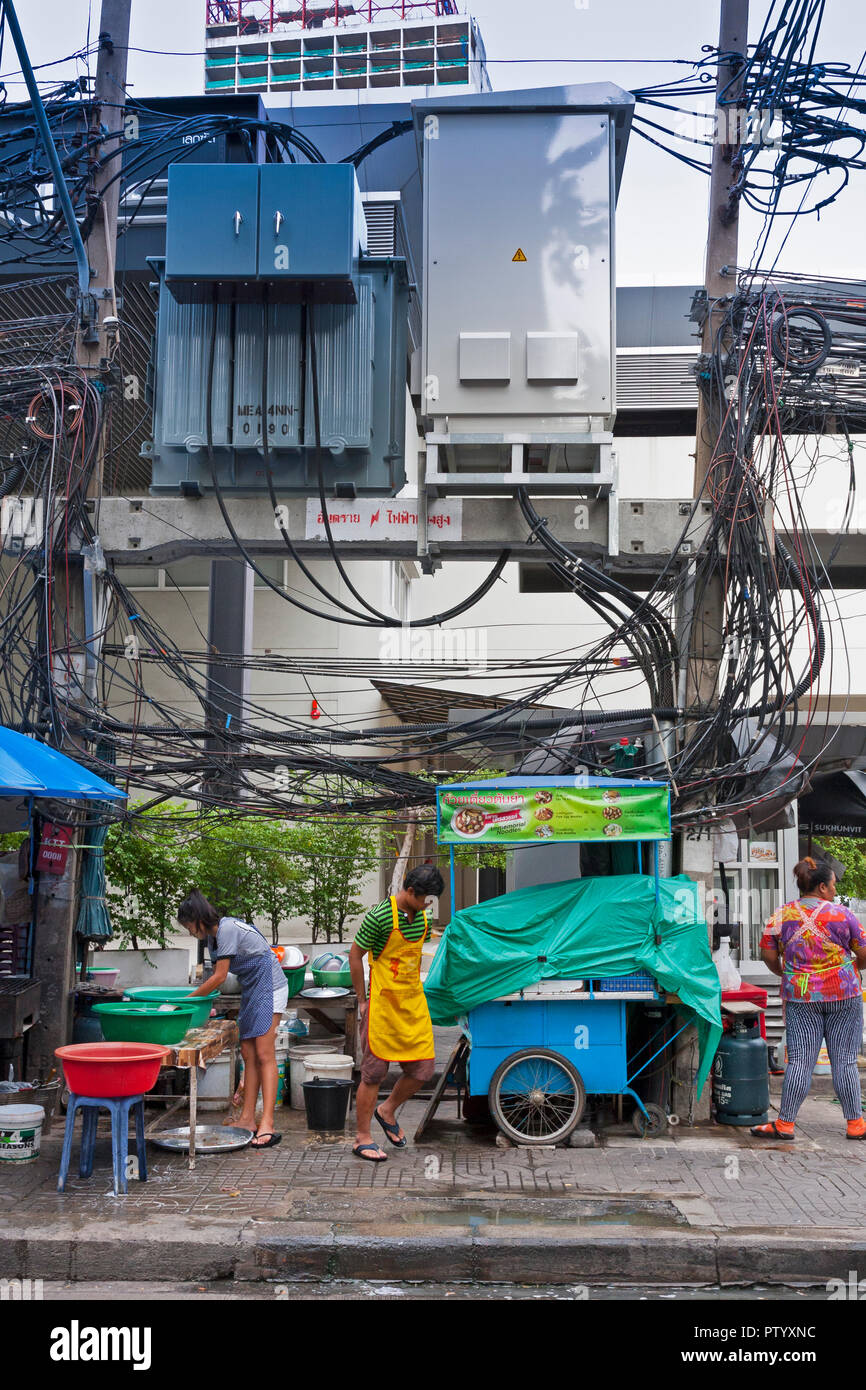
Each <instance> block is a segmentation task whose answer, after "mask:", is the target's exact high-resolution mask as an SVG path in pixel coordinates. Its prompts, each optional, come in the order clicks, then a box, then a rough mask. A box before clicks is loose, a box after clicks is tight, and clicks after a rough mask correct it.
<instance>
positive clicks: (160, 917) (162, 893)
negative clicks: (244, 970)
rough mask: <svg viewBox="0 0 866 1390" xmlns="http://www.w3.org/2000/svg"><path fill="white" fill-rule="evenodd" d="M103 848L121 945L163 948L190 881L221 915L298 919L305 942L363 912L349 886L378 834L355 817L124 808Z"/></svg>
mask: <svg viewBox="0 0 866 1390" xmlns="http://www.w3.org/2000/svg"><path fill="white" fill-rule="evenodd" d="M132 812H133V814H132V817H131V819H129V820H126V821H123V822H121V823H118V824H116V825H113V826H112V827H111V828H110V830H109V832H108V837H107V842H106V848H105V865H106V878H107V880H108V889H107V899H108V906H109V911H110V913H111V921H112V927H113V930H114V934H115V936H116V937H117V938H118V940H119V943H120V944H121V945H124V946H126V945H129V946H132V947H133V948H136V947H138V946H145V945H158V946H164V945H165V944H166V937H167V935H168V934H169V933H170V932H172V931H173V930H174V923H175V914H176V912H177V906H178V903H179V902H180V900H181V899H182V898H183V897H184V896H185V895H186V893H187V892H188V891H189V889H190V888H192V887H193V886H195V887H197V888H199V889H201V891H202V892H203V893H204V895H205V897H206V898H208V899H210V901H211V902H212V903H213V905H214V907H216V908H217V910H218V911H219V912H220V913H221V914H224V915H229V914H230V915H232V916H237V917H241V918H243V919H244V920H245V921H253V920H254V919H255V918H260V919H261V918H265V919H266V921H267V922H268V923H269V924H270V928H271V937H272V940H273V942H274V944H276V943H277V941H278V940H279V930H280V924H281V923H282V922H284V921H286V920H287V919H288V918H290V917H294V916H302V915H305V914H306V915H307V916H308V917H309V919H310V926H311V930H312V936H313V941H318V940H319V939H322V940H325V941H328V942H330V941H332V940H337V941H342V940H343V932H344V930H345V924H346V921H347V920H348V919H349V918H350V917H352V916H355V915H357V914H358V913H359V912H360V911H361V910H362V909H363V906H364V904H363V902H362V901H361V900H360V899H359V898H358V896H357V893H358V888H359V886H360V884H361V883H362V882H363V880H364V879H365V878H366V877H367V875H368V874H370V873H372V872H373V870H374V869H375V868H377V867H378V863H379V837H378V832H377V831H376V830H375V829H373V828H371V827H370V826H369V824H368V823H367V821H366V820H364V818H363V817H361V816H353V815H350V814H349V815H340V816H332V817H328V818H326V819H325V818H323V819H322V820H316V821H304V822H300V823H298V824H296V825H287V824H285V823H284V822H282V821H273V820H265V819H263V818H261V817H259V816H248V817H242V818H239V817H237V816H236V815H232V814H230V813H227V812H225V811H209V812H206V813H205V814H204V815H196V814H195V813H194V812H192V811H185V810H184V809H183V808H180V807H178V806H172V805H166V806H164V807H156V808H154V809H152V810H148V811H137V810H136V808H135V807H133V808H132Z"/></svg>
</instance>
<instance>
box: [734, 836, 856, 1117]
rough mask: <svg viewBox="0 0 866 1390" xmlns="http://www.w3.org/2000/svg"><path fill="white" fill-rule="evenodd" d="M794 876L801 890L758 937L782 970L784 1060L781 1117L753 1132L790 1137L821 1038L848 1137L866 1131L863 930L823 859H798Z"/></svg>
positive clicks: (765, 955) (773, 966)
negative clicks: (865, 1102) (839, 898)
mask: <svg viewBox="0 0 866 1390" xmlns="http://www.w3.org/2000/svg"><path fill="white" fill-rule="evenodd" d="M794 877H795V878H796V880H797V886H798V888H799V889H800V897H799V898H798V899H796V900H795V901H793V902H789V903H785V906H784V907H780V908H779V910H778V912H774V913H773V915H772V917H771V918H770V920H769V921H768V923H767V925H766V928H765V930H764V935H763V936H762V937H761V959H762V960H763V962H764V964H765V965H767V966H769V968H770V970H772V972H773V974H774V975H780V976H781V978H782V986H781V990H780V993H781V996H782V1000H783V1001H784V1008H785V1032H786V1036H787V1043H788V1065H787V1067H786V1069H785V1079H784V1081H783V1082H782V1098H781V1101H780V1103H779V1118H778V1119H777V1120H775V1121H772V1122H771V1123H770V1124H767V1125H755V1126H754V1127H753V1128H752V1131H751V1133H752V1134H754V1135H755V1137H756V1138H759V1139H793V1138H794V1121H795V1120H796V1118H797V1112H798V1111H799V1109H800V1106H801V1105H802V1104H803V1101H804V1100H805V1099H806V1096H807V1095H808V1092H809V1087H810V1086H811V1084H812V1073H813V1071H814V1069H815V1063H816V1061H817V1060H818V1052H819V1051H820V1048H821V1044H822V1042H825V1041H826V1044H827V1051H828V1053H829V1055H830V1065H831V1068H832V1072H833V1087H834V1090H835V1092H836V1095H837V1096H838V1097H839V1101H840V1103H841V1106H842V1114H843V1115H844V1116H845V1119H846V1120H847V1121H848V1138H849V1139H866V1121H864V1119H863V1106H862V1102H861V1098H860V1072H859V1068H858V1066H857V1056H858V1053H859V1052H860V1047H861V1044H862V1041H863V988H862V982H861V979H860V971H861V969H863V967H864V966H866V932H864V930H863V927H862V926H861V924H860V922H859V921H858V920H857V918H856V917H855V916H854V914H853V912H850V911H849V910H848V908H847V907H842V906H841V904H837V903H836V902H835V901H834V899H835V897H836V875H835V873H834V872H833V870H832V868H831V867H830V865H829V864H826V863H819V862H818V861H817V860H815V859H812V858H807V859H802V860H801V861H800V863H799V864H797V865H796V867H795V869H794Z"/></svg>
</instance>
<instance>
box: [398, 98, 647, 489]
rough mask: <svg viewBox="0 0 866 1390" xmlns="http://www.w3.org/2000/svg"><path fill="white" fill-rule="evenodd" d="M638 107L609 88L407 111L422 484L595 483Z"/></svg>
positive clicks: (609, 418)
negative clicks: (418, 182) (619, 231)
mask: <svg viewBox="0 0 866 1390" xmlns="http://www.w3.org/2000/svg"><path fill="white" fill-rule="evenodd" d="M632 107H633V98H632V97H631V96H630V94H629V93H627V92H623V91H621V90H620V89H619V88H618V87H614V86H611V85H609V84H598V85H592V86H578V87H557V88H549V89H539V90H534V91H527V92H506V93H502V94H499V93H495V94H494V93H488V94H482V95H478V96H469V97H465V98H457V97H452V98H442V99H437V100H432V101H422V102H419V103H417V104H416V105H415V106H414V108H413V109H414V112H415V119H416V128H417V135H418V146H419V152H420V160H421V167H422V172H423V185H424V325H423V347H422V363H421V383H420V384H421V412H422V415H423V417H424V418H425V421H426V422H427V441H428V475H427V481H428V483H432V482H434V480H435V479H436V478H437V477H438V478H439V480H440V482H439V485H440V490H451V491H472V490H482V489H483V490H489V485H490V483H491V482H493V481H494V478H496V477H497V476H498V477H500V478H501V479H502V480H503V481H504V482H505V483H506V485H510V486H514V485H520V482H521V480H523V481H525V479H526V476H527V475H529V474H530V473H533V474H535V475H536V477H538V475H546V480H547V482H548V483H550V482H554V483H555V482H556V479H557V476H558V487H559V490H562V489H563V487H565V486H568V485H569V484H570V485H571V486H573V485H574V482H575V479H574V478H570V479H568V478H566V477H565V476H563V475H571V474H581V475H585V474H588V473H594V474H598V473H599V471H600V470H601V472H604V467H605V463H606V462H607V461H608V455H609V446H610V441H611V431H612V428H613V421H614V416H615V412H616V383H615V360H616V358H615V314H614V305H615V295H614V288H615V280H614V209H615V204H616V194H617V189H618V185H619V178H620V174H621V170H622V164H623V160H624V154H625V146H626V142H627V138H628V129H629V124H630V119H631V112H632ZM431 450H432V454H431ZM431 463H432V465H433V468H432V474H431ZM474 477H477V483H476V484H474V485H473V482H472V479H473V478H474ZM500 490H501V489H500Z"/></svg>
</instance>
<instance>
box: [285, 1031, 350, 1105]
mask: <svg viewBox="0 0 866 1390" xmlns="http://www.w3.org/2000/svg"><path fill="white" fill-rule="evenodd" d="M340 1047H341V1044H340V1043H338V1042H335V1043H326V1042H315V1043H297V1044H292V1045H291V1046H290V1047H289V1103H290V1104H291V1107H292V1109H293V1110H303V1109H304V1092H303V1089H302V1088H303V1085H304V1082H305V1081H309V1079H310V1078H309V1077H308V1076H307V1072H306V1067H305V1066H304V1062H305V1060H306V1058H307V1057H313V1056H318V1057H321V1056H322V1055H323V1054H333V1053H338V1052H339V1051H340Z"/></svg>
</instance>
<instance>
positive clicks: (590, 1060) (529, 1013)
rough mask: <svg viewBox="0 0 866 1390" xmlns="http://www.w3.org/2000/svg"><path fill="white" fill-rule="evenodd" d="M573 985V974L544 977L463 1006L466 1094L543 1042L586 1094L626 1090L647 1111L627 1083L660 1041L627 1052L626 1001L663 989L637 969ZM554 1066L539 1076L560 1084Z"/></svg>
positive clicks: (656, 995) (649, 998)
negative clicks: (520, 988)
mask: <svg viewBox="0 0 866 1390" xmlns="http://www.w3.org/2000/svg"><path fill="white" fill-rule="evenodd" d="M577 986H578V982H576V981H574V980H562V981H559V980H547V981H545V982H544V983H543V984H540V985H536V986H534V987H533V988H531V989H529V990H526V991H521V992H520V993H519V994H516V995H510V996H509V997H507V998H504V999H493V1000H491V1001H490V1002H489V1003H487V1004H479V1005H478V1007H477V1008H474V1009H472V1010H471V1012H470V1013H469V1016H468V1018H467V1021H466V1031H467V1033H468V1035H469V1039H470V1043H471V1048H470V1052H469V1061H468V1089H469V1094H470V1095H471V1096H486V1095H488V1094H490V1085H491V1082H492V1080H493V1077H494V1075H495V1074H496V1071H497V1069H498V1068H499V1067H500V1066H501V1065H502V1064H503V1062H506V1061H508V1060H509V1059H510V1058H514V1057H516V1054H518V1053H520V1052H522V1051H523V1050H524V1049H525V1048H544V1049H546V1050H547V1051H549V1052H553V1053H558V1054H559V1056H560V1057H562V1058H563V1059H564V1060H565V1061H567V1062H570V1063H571V1065H572V1066H573V1067H574V1068H576V1070H577V1071H578V1072H579V1074H580V1078H581V1081H582V1082H583V1087H584V1090H585V1091H586V1093H587V1095H605V1096H623V1095H626V1096H631V1097H632V1099H633V1100H634V1101H635V1102H636V1104H637V1107H638V1109H639V1110H640V1111H641V1113H642V1114H644V1115H647V1111H646V1107H645V1106H644V1103H643V1101H642V1100H641V1098H640V1096H639V1095H638V1094H637V1092H636V1091H635V1090H634V1089H633V1088H632V1085H631V1083H632V1082H633V1081H634V1080H635V1077H637V1076H638V1075H639V1074H640V1073H641V1072H642V1071H644V1070H645V1069H646V1068H647V1067H648V1066H649V1064H650V1062H652V1061H653V1060H654V1058H655V1057H656V1056H658V1053H659V1052H660V1051H662V1050H663V1048H664V1043H662V1045H661V1046H660V1047H659V1048H657V1049H656V1051H655V1052H653V1053H652V1055H651V1056H649V1057H647V1056H646V1051H647V1046H646V1045H644V1047H642V1048H641V1049H640V1051H639V1053H638V1055H637V1056H636V1057H634V1058H632V1059H631V1060H629V1056H628V1050H627V1015H626V1006H627V1005H628V1003H629V1002H631V1003H637V1002H639V1001H641V1002H646V1003H658V1002H660V1001H661V1000H662V999H663V998H664V996H663V995H662V994H661V993H660V992H659V989H658V986H657V984H656V982H655V980H654V979H653V978H652V977H651V976H649V975H645V974H643V973H642V972H638V973H636V974H634V975H628V976H618V977H617V978H615V979H596V980H588V981H585V982H583V986H582V987H580V988H578V987H577ZM684 1026H685V1025H684ZM662 1031H663V1030H662ZM649 1045H650V1046H652V1041H651V1042H650V1044H649ZM638 1063H639V1065H638ZM516 1065H518V1064H516ZM630 1069H631V1070H630ZM556 1070H557V1069H556V1068H554V1069H553V1073H552V1074H550V1075H548V1077H547V1084H548V1085H549V1086H550V1087H552V1090H553V1091H554V1092H556V1091H560V1090H561V1088H562V1079H561V1076H559V1077H557V1075H556V1074H555V1073H556ZM519 1071H520V1065H518V1069H517V1071H513V1072H512V1073H511V1078H512V1087H511V1089H512V1091H513V1090H514V1087H515V1086H516V1087H517V1089H518V1090H520V1089H522V1088H523V1087H524V1085H528V1084H529V1083H528V1082H527V1081H526V1078H525V1077H524V1078H523V1080H520V1079H519ZM536 1075H537V1074H536ZM532 1084H536V1083H535V1082H533V1083H532Z"/></svg>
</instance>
